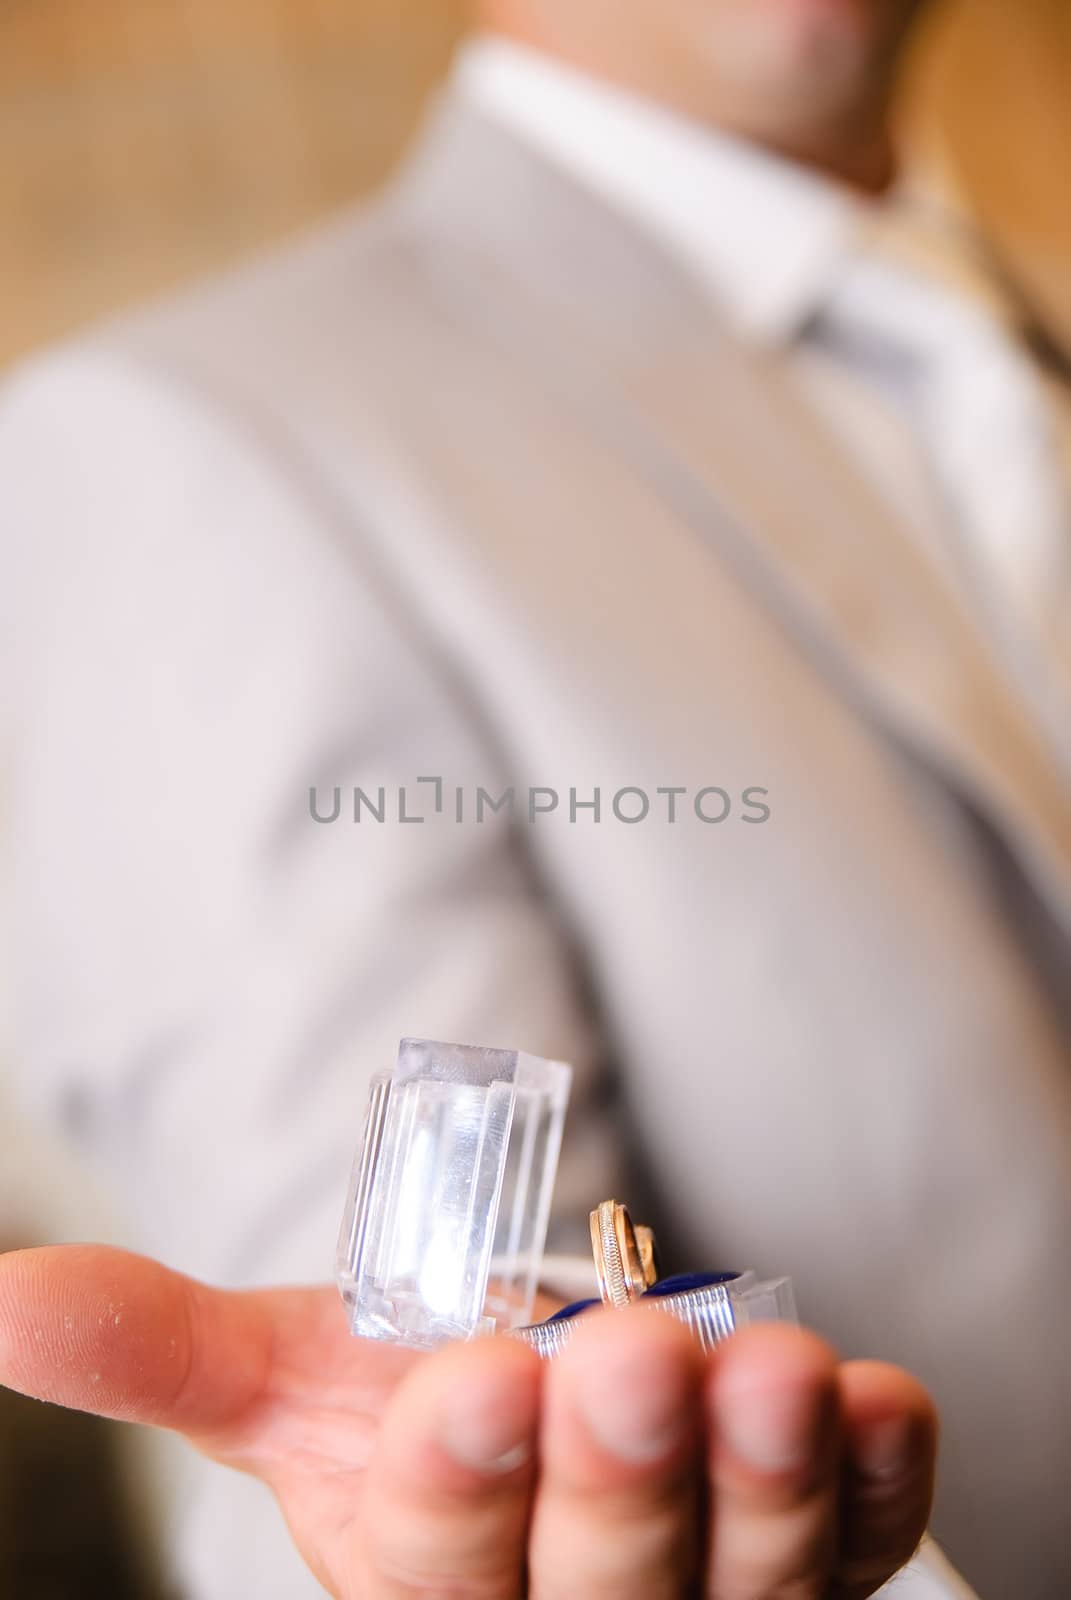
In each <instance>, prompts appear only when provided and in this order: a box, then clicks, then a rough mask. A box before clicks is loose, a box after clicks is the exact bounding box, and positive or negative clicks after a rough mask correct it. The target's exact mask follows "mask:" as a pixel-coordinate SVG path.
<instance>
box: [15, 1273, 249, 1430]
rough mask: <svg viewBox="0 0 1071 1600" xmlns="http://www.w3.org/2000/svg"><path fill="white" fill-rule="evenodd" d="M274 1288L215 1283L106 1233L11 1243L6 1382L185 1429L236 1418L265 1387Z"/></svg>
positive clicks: (105, 1413) (110, 1413)
mask: <svg viewBox="0 0 1071 1600" xmlns="http://www.w3.org/2000/svg"><path fill="white" fill-rule="evenodd" d="M270 1354H271V1322H270V1317H269V1315H268V1312H267V1310H266V1308H265V1306H264V1304H263V1300H262V1298H260V1297H258V1296H257V1295H255V1294H237V1293H231V1292H225V1291H223V1290H219V1289H210V1288H207V1287H206V1286H205V1285H204V1284H200V1283H196V1282H194V1281H193V1279H191V1278H185V1277H183V1276H182V1275H181V1274H179V1273H177V1272H170V1271H169V1270H168V1269H167V1268H166V1267H162V1266H160V1265H158V1264H157V1263H156V1262H155V1261H149V1260H146V1259H145V1258H144V1257H142V1256H135V1255H130V1254H128V1253H127V1252H126V1251H123V1250H111V1249H106V1248H104V1247H103V1246H100V1245H66V1246H58V1247H52V1248H48V1249H40V1250H16V1251H11V1252H9V1253H8V1254H6V1255H0V1384H3V1385H5V1386H6V1387H7V1388H9V1389H15V1390H17V1391H18V1392H19V1393H21V1394H25V1395H31V1396H33V1397H34V1398H36V1399H38V1400H49V1401H53V1402H54V1403H55V1404H57V1405H62V1406H69V1407H72V1408H73V1409H75V1410H78V1411H92V1412H95V1413H96V1414H97V1415H98V1416H102V1417H115V1418H119V1419H120V1420H123V1421H127V1422H147V1423H155V1424H156V1425H157V1426H160V1427H165V1428H175V1429H178V1430H180V1431H181V1432H184V1433H201V1432H214V1431H216V1430H218V1429H221V1428H225V1427H226V1426H227V1425H228V1424H229V1423H231V1422H233V1421H235V1420H236V1419H237V1418H238V1417H239V1416H240V1415H241V1414H242V1413H243V1412H244V1411H245V1410H246V1409H247V1408H248V1407H249V1406H250V1405H251V1404H252V1403H253V1401H254V1400H255V1399H256V1398H257V1396H258V1394H259V1393H261V1392H262V1390H263V1387H264V1384H265V1381H266V1378H267V1372H268V1366H269V1361H270Z"/></svg>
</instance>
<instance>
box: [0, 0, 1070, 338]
mask: <svg viewBox="0 0 1071 1600" xmlns="http://www.w3.org/2000/svg"><path fill="white" fill-rule="evenodd" d="M462 9H463V0H0V361H2V360H3V359H4V358H5V357H9V356H11V355H13V354H15V353H17V352H19V351H22V350H25V349H28V348H30V347H32V346H34V345H36V344H38V343H40V342H42V341H46V340H49V339H53V338H55V337H58V336H60V335H62V334H63V333H64V332H66V331H67V330H69V329H71V328H74V327H77V326H78V325H79V324H81V323H83V322H84V321H86V320H87V319H89V318H91V317H94V316H96V315H98V314H99V313H101V312H104V311H108V310H111V309H113V308H115V307H118V306H121V305H123V304H125V303H127V302H129V301H131V300H133V299H137V298H139V297H142V296H144V295H146V294H148V293H152V292H154V291H156V290H158V289H160V288H163V287H166V286H169V285H171V284H174V283H177V282H180V281H182V280H183V279H185V278H187V277H189V276H192V275H193V274H195V273H198V272H201V271H204V270H206V269H210V268H212V267H213V266H216V265H218V264H221V263H223V262H226V261H228V260H231V259H233V258H235V257H236V256H238V255H240V254H241V253H243V252H244V251H245V250H247V249H248V248H250V247H251V246H252V245H255V244H258V243H260V242H262V241H264V240H267V239H272V238H276V237H278V236H280V235H282V234H285V233H286V232H287V231H288V230H290V229H292V228H294V227H297V226H300V225H301V224H302V223H304V222H306V221H308V220H310V219H312V218H314V217H316V216H317V215H319V214H320V213H322V212H324V211H326V210H328V209H330V208H332V207H334V206H337V205H339V204H340V203H343V202H344V201H346V200H348V199H350V198H351V197H353V196H355V195H358V194H360V193H361V192H362V191H364V190H365V189H367V188H368V186H369V185H370V184H372V183H374V182H375V181H376V180H377V179H378V178H379V177H380V176H381V175H382V174H383V172H384V171H385V170H386V169H387V167H388V166H389V164H390V161H391V159H392V157H393V156H394V154H395V152H396V151H397V149H398V147H399V145H400V144H401V142H402V141H403V140H404V138H405V136H406V134H407V132H408V131H409V130H410V129H411V127H412V126H413V124H414V121H415V119H416V117H417V115H418V110H419V106H420V104H421V101H422V99H423V96H424V95H425V93H426V92H427V90H428V89H429V87H430V86H431V85H432V84H433V83H434V82H435V80H436V79H437V78H438V77H439V76H440V75H441V74H442V73H443V72H444V71H445V68H446V65H447V62H448V59H449V54H450V50H451V47H452V44H453V42H454V40H455V38H456V36H457V34H458V31H459V28H460V25H461V15H462ZM929 34H930V39H929V41H928V43H927V47H926V49H925V50H923V51H922V52H920V70H919V72H918V75H917V81H918V84H919V93H918V96H917V101H918V104H919V105H920V106H922V107H923V108H924V110H925V115H926V118H927V122H928V125H929V126H934V125H937V124H942V125H943V126H944V128H945V132H946V135H947V136H948V138H949V139H950V142H951V143H952V145H953V146H954V147H955V149H956V151H957V155H958V157H959V159H960V161H961V164H962V165H963V167H964V170H965V171H966V173H967V175H968V177H969V179H970V181H971V183H972V185H974V186H975V187H976V188H977V189H978V190H979V192H980V193H982V194H984V195H985V196H986V200H985V204H986V208H987V210H988V211H989V213H990V215H991V216H992V218H993V219H994V221H995V224H996V225H997V226H999V227H1000V228H1001V229H1002V230H1004V231H1005V232H1007V233H1010V234H1011V235H1012V236H1013V238H1014V242H1015V244H1016V246H1017V247H1021V248H1022V249H1023V250H1024V251H1026V252H1027V253H1028V254H1029V255H1030V257H1031V260H1032V262H1037V263H1040V265H1039V266H1038V267H1037V271H1038V273H1039V275H1040V277H1041V278H1042V279H1044V283H1045V286H1046V290H1047V292H1050V293H1051V294H1052V295H1053V297H1054V298H1057V299H1058V298H1059V297H1060V294H1061V292H1062V288H1063V285H1064V284H1065V282H1066V280H1067V278H1068V276H1069V273H1068V271H1067V264H1068V262H1069V261H1071V215H1069V203H1068V199H1067V196H1068V194H1069V193H1071V183H1069V181H1068V177H1067V175H1068V173H1069V172H1071V92H1069V90H1071V5H1069V4H1068V0H1014V4H1013V3H1012V0H953V3H952V5H951V7H950V9H949V11H948V13H947V16H946V19H945V20H944V21H942V22H941V23H940V25H939V26H936V27H933V28H931V29H930V30H929Z"/></svg>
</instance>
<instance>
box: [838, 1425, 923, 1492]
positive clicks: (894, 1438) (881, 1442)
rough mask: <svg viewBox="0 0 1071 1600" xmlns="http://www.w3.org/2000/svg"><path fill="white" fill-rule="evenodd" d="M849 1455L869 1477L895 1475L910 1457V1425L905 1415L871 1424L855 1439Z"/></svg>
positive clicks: (902, 1471)
mask: <svg viewBox="0 0 1071 1600" xmlns="http://www.w3.org/2000/svg"><path fill="white" fill-rule="evenodd" d="M852 1456H853V1458H854V1461H855V1465H856V1467H857V1469H858V1470H859V1471H860V1472H862V1473H863V1474H864V1475H865V1476H866V1477H868V1478H896V1477H899V1476H900V1474H901V1473H904V1472H906V1471H907V1468H908V1463H909V1461H910V1457H911V1424H910V1422H909V1421H908V1419H907V1418H906V1417H889V1418H888V1419H887V1420H886V1421H884V1422H875V1423H872V1424H871V1426H870V1427H869V1428H867V1429H866V1430H865V1432H863V1433H861V1434H860V1435H859V1437H858V1439H857V1440H856V1443H855V1446H854V1449H853V1450H852Z"/></svg>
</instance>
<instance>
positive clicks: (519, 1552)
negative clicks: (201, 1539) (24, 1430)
mask: <svg viewBox="0 0 1071 1600" xmlns="http://www.w3.org/2000/svg"><path fill="white" fill-rule="evenodd" d="M585 1324H586V1325H585V1326H584V1327H583V1328H581V1329H580V1330H579V1332H578V1334H577V1337H576V1339H575V1340H574V1341H573V1343H572V1344H571V1345H570V1346H569V1347H568V1349H567V1350H566V1351H565V1353H564V1354H563V1355H562V1356H561V1357H559V1358H558V1359H557V1360H556V1361H555V1362H553V1363H550V1364H546V1365H544V1364H543V1363H541V1362H540V1361H539V1359H538V1358H537V1357H536V1356H535V1355H534V1354H533V1353H532V1352H531V1351H530V1350H529V1349H528V1348H527V1347H526V1346H524V1345H522V1344H520V1343H519V1342H517V1341H515V1340H510V1339H488V1340H478V1341H476V1342H475V1343H472V1344H462V1345H456V1346H452V1347H451V1348H449V1349H446V1350H443V1351H441V1352H439V1353H437V1354H435V1355H422V1354H418V1353H415V1352H412V1351H406V1350H401V1349H397V1348H395V1347H393V1346H391V1345H380V1344H374V1343H369V1342H365V1341H362V1340H356V1339H353V1338H352V1337H351V1336H350V1334H349V1332H348V1330H347V1328H346V1323H345V1317H344V1315H343V1311H342V1308H341V1306H340V1305H339V1302H338V1299H337V1296H336V1295H335V1293H334V1291H333V1290H331V1289H315V1290H284V1291H265V1292H257V1293H240V1294H239V1293H230V1292H223V1291H220V1290H214V1289H208V1288H206V1287H204V1286H203V1285H201V1284H197V1283H194V1282H192V1281H191V1280H189V1279H187V1278H183V1277H180V1276H179V1275H177V1274H175V1273H172V1272H169V1271H167V1270H166V1269H165V1268H163V1267H160V1266H157V1265H155V1264H154V1263H152V1262H149V1261H146V1260H143V1259H141V1258H140V1257H137V1256H131V1255H127V1254H125V1253H123V1252H121V1251H116V1250H106V1249H101V1248H97V1247H89V1246H72V1247H67V1248H63V1249H47V1250H25V1251H18V1252H15V1253H13V1254H11V1255H7V1256H4V1257H0V1382H2V1383H4V1384H6V1385H8V1386H9V1387H11V1388H14V1389H18V1390H21V1391H22V1392H23V1393H25V1394H30V1395H36V1396H38V1397H39V1398H41V1399H44V1400H51V1401H55V1402H57V1403H58V1404H60V1405H66V1406H73V1407H76V1408H78V1409H80V1410H85V1411H95V1412H98V1413H100V1414H101V1415H103V1416H110V1417H118V1418H122V1419H125V1420H128V1421H135V1422H148V1423H154V1424H156V1425H157V1426H161V1427H167V1428H172V1429H175V1430H177V1431H178V1432H180V1433H183V1434H185V1435H186V1437H187V1438H188V1439H189V1440H190V1441H191V1442H192V1443H193V1444H195V1445H196V1446H197V1447H198V1448H199V1449H201V1450H203V1451H205V1452H206V1453H207V1454H208V1455H210V1456H213V1457H214V1458H215V1459H217V1460H220V1461H224V1462H227V1463H229V1464H230V1465H232V1466H235V1467H239V1468H241V1469H242V1470H244V1471H247V1472H251V1473H254V1474H255V1475H256V1476H257V1477H260V1478H262V1479H264V1481H265V1482H267V1483H268V1484H269V1485H270V1486H271V1487H272V1489H273V1490H274V1491H275V1493H276V1495H277V1496H278V1499H279V1502H280V1504H281V1506H282V1509H283V1512H284V1514H285V1515H286V1518H287V1520H288V1522H289V1525H290V1528H291V1531H292V1532H293V1535H294V1538H295V1539H296V1540H297V1543H298V1545H299V1547H300V1549H301V1551H302V1553H303V1554H304V1556H305V1559H306V1560H307V1561H308V1563H309V1565H310V1566H311V1567H312V1569H313V1571H314V1572H315V1573H316V1574H317V1576H318V1577H319V1579H320V1581H321V1582H322V1583H323V1584H324V1585H325V1586H326V1588H327V1589H328V1590H329V1591H330V1592H331V1593H332V1594H333V1595H335V1596H336V1597H338V1600H405V1597H409V1596H413V1597H415V1596H424V1597H428V1596H431V1595H436V1596H443V1595H450V1596H452V1597H454V1600H514V1597H519V1596H521V1595H522V1594H527V1595H530V1596H531V1597H532V1600H559V1597H561V1600H566V1597H568V1600H575V1597H576V1596H583V1597H584V1600H603V1597H605V1600H678V1597H684V1596H693V1595H705V1596H707V1597H708V1600H771V1597H775V1596H776V1597H784V1600H788V1597H791V1600H827V1597H830V1600H831V1597H836V1600H864V1597H865V1596H867V1595H870V1594H872V1593H873V1592H874V1591H875V1590H876V1589H877V1588H879V1587H880V1586H881V1584H883V1583H884V1582H885V1581H886V1580H887V1579H888V1578H889V1577H891V1576H892V1574H893V1573H894V1572H895V1571H896V1570H897V1569H898V1568H899V1567H900V1566H901V1565H902V1564H903V1563H904V1562H905V1561H907V1559H908V1558H909V1557H910V1555H911V1554H912V1551H913V1550H914V1548H915V1545H916V1544H917V1542H918V1540H919V1539H920V1538H921V1536H922V1533H923V1530H924V1528H925V1525H926V1519H927V1515H928V1512H929V1507H930V1499H931V1493H932V1482H933V1465H934V1451H935V1437H936V1424H935V1419H934V1413H933V1408H932V1406H931V1403H930V1401H929V1399H928V1397H927V1395H926V1393H925V1392H924V1390H922V1389H921V1388H920V1387H919V1385H918V1384H917V1383H916V1382H915V1381H914V1379H912V1378H910V1377H908V1375H907V1374H906V1373H904V1372H901V1371H899V1370H898V1369H896V1368H894V1367H886V1366H880V1365H878V1364H876V1363H869V1362H847V1363H838V1362H837V1360H836V1358H835V1356H834V1355H833V1352H832V1351H831V1350H830V1349H829V1348H828V1347H827V1346H826V1345H825V1344H823V1343H822V1342H821V1340H819V1339H817V1338H815V1337H814V1335H812V1334H809V1333H805V1332H802V1331H799V1330H797V1329H793V1328H786V1327H779V1326H776V1325H773V1324H771V1325H768V1326H765V1327H756V1328H753V1329H750V1330H747V1331H745V1332H743V1333H740V1334H738V1335H737V1336H736V1337H735V1338H733V1339H732V1340H730V1341H729V1342H728V1343H727V1344H726V1345H724V1346H722V1347H721V1348H720V1349H719V1350H718V1351H717V1352H716V1353H715V1355H714V1356H713V1357H705V1356H703V1355H702V1354H701V1352H700V1351H699V1349H698V1346H697V1345H696V1344H695V1343H694V1342H693V1340H692V1339H691V1337H690V1336H689V1335H688V1334H687V1333H686V1332H685V1330H684V1329H683V1328H682V1327H680V1326H679V1325H678V1324H676V1323H674V1322H673V1321H672V1320H671V1319H670V1318H668V1317H667V1316H665V1315H664V1314H663V1313H659V1312H656V1311H635V1312H633V1311H629V1312H605V1313H596V1314H594V1315H592V1316H591V1317H590V1318H585Z"/></svg>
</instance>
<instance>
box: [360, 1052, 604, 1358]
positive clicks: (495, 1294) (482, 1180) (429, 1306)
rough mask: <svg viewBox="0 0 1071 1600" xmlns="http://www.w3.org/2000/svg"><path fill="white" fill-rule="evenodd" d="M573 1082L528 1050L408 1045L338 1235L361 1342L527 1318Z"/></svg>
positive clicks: (377, 1081)
mask: <svg viewBox="0 0 1071 1600" xmlns="http://www.w3.org/2000/svg"><path fill="white" fill-rule="evenodd" d="M571 1081H572V1069H571V1068H570V1067H569V1066H567V1065H566V1064H565V1062H562V1061H544V1060H542V1059H540V1058H539V1057H538V1056H531V1055H528V1054H526V1053H525V1052H524V1051H522V1050H488V1049H483V1048H480V1047H477V1046H473V1045H459V1044H439V1043H434V1042H433V1041H431V1040H428V1039H403V1040H402V1042H401V1044H400V1046H399V1049H398V1060H397V1063H396V1065H395V1067H394V1071H393V1072H391V1073H382V1074H379V1075H378V1076H377V1077H375V1078H374V1079H373V1081H372V1086H371V1093H370V1096H369V1103H368V1112H367V1116H366V1120H365V1129H364V1140H363V1145H362V1148H361V1151H360V1153H359V1155H358V1158H357V1161H356V1164H355V1166H354V1170H353V1176H352V1179H351V1183H350V1189H349V1195H348V1198H347V1202H346V1210H345V1213H344V1215H343V1219H342V1228H341V1231H340V1233H339V1243H338V1254H337V1258H336V1276H337V1280H338V1285H339V1289H340V1291H341V1293H342V1297H343V1299H344V1301H345V1302H346V1305H347V1307H348V1310H349V1316H350V1326H351V1328H352V1330H353V1332H354V1333H355V1334H360V1335H362V1336H363V1337H365V1338H371V1339H387V1340H391V1341H393V1342H395V1343H403V1344H410V1345H417V1346H423V1347H434V1346H436V1345H439V1344H442V1343H445V1342H446V1341H448V1340H451V1339H468V1338H471V1337H472V1336H473V1335H475V1334H479V1333H491V1332H494V1331H496V1330H504V1329H512V1328H516V1327H521V1326H523V1325H524V1324H525V1323H526V1322H528V1321H530V1319H531V1312H532V1304H533V1301H534V1297H535V1291H536V1285H537V1282H538V1278H539V1270H540V1265H541V1262H542V1258H543V1246H544V1243H545V1240H546V1232H547V1222H548V1220H549V1216H550V1203H551V1195H552V1192H553V1188H554V1179H555V1175H556V1173H557V1167H558V1152H559V1148H560V1145H561V1135H562V1126H563V1123H564V1120H565V1110H566V1106H567V1104H568V1099H569V1090H570V1085H571Z"/></svg>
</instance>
